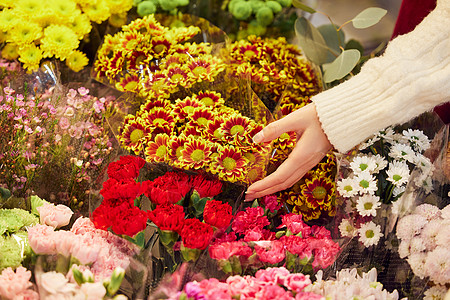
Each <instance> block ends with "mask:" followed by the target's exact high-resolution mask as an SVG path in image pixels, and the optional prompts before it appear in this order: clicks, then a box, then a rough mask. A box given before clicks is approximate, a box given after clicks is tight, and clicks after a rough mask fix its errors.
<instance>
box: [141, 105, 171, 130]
mask: <svg viewBox="0 0 450 300" xmlns="http://www.w3.org/2000/svg"><path fill="white" fill-rule="evenodd" d="M141 118H142V119H143V120H144V122H145V125H146V126H148V127H150V128H158V127H168V128H170V129H171V130H172V129H173V127H174V126H175V120H174V118H173V116H172V115H171V114H170V111H168V110H166V109H164V108H161V107H155V108H153V109H152V110H150V111H145V112H144V113H143V114H142V116H141Z"/></svg>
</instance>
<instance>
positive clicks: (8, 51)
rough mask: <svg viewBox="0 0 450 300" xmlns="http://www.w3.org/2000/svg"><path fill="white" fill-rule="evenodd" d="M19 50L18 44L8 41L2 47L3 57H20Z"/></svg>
mask: <svg viewBox="0 0 450 300" xmlns="http://www.w3.org/2000/svg"><path fill="white" fill-rule="evenodd" d="M17 50H18V49H17V45H16V44H11V43H8V44H6V45H5V47H3V49H2V57H3V58H6V59H9V60H13V59H16V58H17V57H19V53H18V52H17Z"/></svg>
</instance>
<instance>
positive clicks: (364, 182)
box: [359, 179, 369, 189]
mask: <svg viewBox="0 0 450 300" xmlns="http://www.w3.org/2000/svg"><path fill="white" fill-rule="evenodd" d="M359 185H360V186H362V187H363V188H365V189H367V188H368V187H369V182H368V181H367V180H365V179H363V180H361V181H360V182H359Z"/></svg>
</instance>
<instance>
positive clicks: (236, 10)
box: [231, 1, 252, 20]
mask: <svg viewBox="0 0 450 300" xmlns="http://www.w3.org/2000/svg"><path fill="white" fill-rule="evenodd" d="M231 14H232V15H233V16H234V17H235V18H236V19H238V20H246V19H248V18H249V17H250V16H251V14H252V6H251V5H250V3H249V2H245V1H240V2H237V3H236V4H234V5H233V10H232V11H231Z"/></svg>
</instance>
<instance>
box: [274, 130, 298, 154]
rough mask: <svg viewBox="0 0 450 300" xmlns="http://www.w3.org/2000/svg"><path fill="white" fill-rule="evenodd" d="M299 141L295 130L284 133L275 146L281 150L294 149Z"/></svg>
mask: <svg viewBox="0 0 450 300" xmlns="http://www.w3.org/2000/svg"><path fill="white" fill-rule="evenodd" d="M296 143H297V134H296V133H295V132H294V131H289V132H285V133H282V134H281V135H280V136H279V137H278V138H277V139H276V140H275V142H274V145H273V147H274V148H277V149H281V150H285V149H292V148H294V146H295V144H296Z"/></svg>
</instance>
